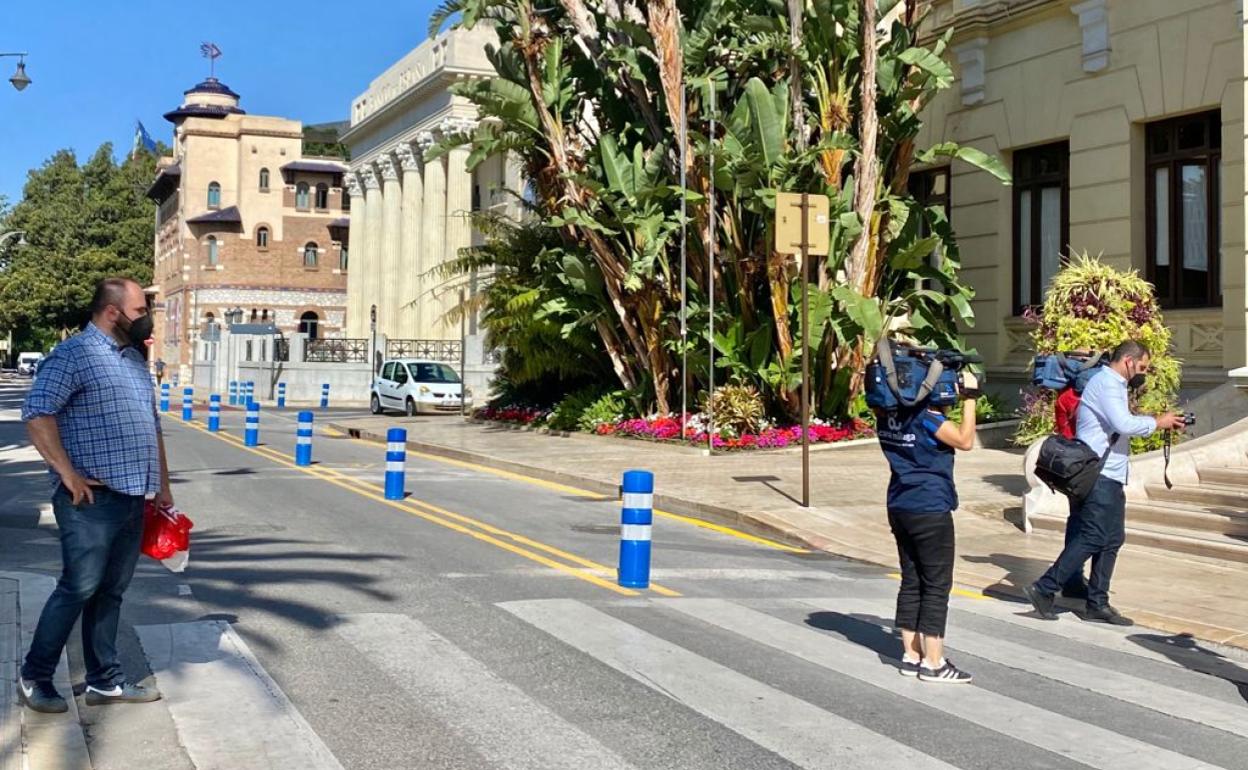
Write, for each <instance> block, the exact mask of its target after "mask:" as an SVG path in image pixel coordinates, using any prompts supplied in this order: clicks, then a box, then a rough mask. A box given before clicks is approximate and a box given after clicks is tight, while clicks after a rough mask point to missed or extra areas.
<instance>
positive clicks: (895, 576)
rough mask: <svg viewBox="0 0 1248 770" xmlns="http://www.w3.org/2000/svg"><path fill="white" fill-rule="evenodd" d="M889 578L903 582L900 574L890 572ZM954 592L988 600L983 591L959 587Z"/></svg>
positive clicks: (971, 597) (967, 596)
mask: <svg viewBox="0 0 1248 770" xmlns="http://www.w3.org/2000/svg"><path fill="white" fill-rule="evenodd" d="M888 576H889V577H890V578H892V579H893V580H901V573H899V572H890V573H888ZM952 592H953V593H955V594H957V595H958V596H965V597H966V598H968V599H987V598H988V597H987V596H986V595H984V592H983V591H968V590H966V589H965V588H958V587H957V586H954V588H953V591H952Z"/></svg>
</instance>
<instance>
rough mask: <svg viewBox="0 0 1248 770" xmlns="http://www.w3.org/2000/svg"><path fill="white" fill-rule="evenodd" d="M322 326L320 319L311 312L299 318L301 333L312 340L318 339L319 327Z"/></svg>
mask: <svg viewBox="0 0 1248 770" xmlns="http://www.w3.org/2000/svg"><path fill="white" fill-rule="evenodd" d="M320 325H321V321H320V318H319V317H318V316H317V315H316V313H314V312H313V311H311V310H309V311H308V312H306V313H304V314H303V315H301V316H299V333H300V334H306V335H308V339H310V340H314V339H316V333H317V327H318V326H320Z"/></svg>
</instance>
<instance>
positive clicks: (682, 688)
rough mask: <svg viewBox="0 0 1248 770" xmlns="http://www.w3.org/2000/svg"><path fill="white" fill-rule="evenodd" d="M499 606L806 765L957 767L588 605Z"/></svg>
mask: <svg viewBox="0 0 1248 770" xmlns="http://www.w3.org/2000/svg"><path fill="white" fill-rule="evenodd" d="M663 601H665V602H679V601H689V600H687V599H666V600H663ZM499 606H500V607H502V608H503V609H505V610H507V611H508V612H510V613H512V614H513V615H515V616H516V617H518V618H520V619H521V620H524V621H525V622H527V623H529V624H531V625H533V626H535V627H537V628H539V629H541V630H542V631H545V632H546V633H548V634H550V635H551V636H554V637H555V638H556V639H558V640H560V641H562V642H564V643H565V644H568V645H571V646H572V647H574V648H576V649H578V650H580V651H581V652H583V653H585V654H587V655H589V656H591V657H593V658H595V659H596V660H598V661H600V662H602V663H604V664H606V665H608V666H610V667H611V668H613V669H615V670H616V671H619V672H620V673H622V674H625V675H626V676H628V677H629V678H631V679H634V680H636V681H638V682H640V683H642V684H644V685H646V686H647V687H649V688H651V689H652V690H656V691H658V692H660V693H662V694H664V695H666V696H668V697H669V698H671V699H672V700H675V701H676V702H678V703H680V704H682V705H684V706H686V707H688V708H690V709H693V710H694V711H697V712H698V713H700V714H701V715H703V716H705V717H707V718H709V719H712V720H714V721H716V722H718V723H720V724H722V725H724V726H725V727H727V728H729V729H730V730H733V731H734V732H737V733H740V734H741V735H743V736H745V737H746V738H748V739H750V740H751V741H754V742H755V743H757V744H758V745H759V746H762V747H763V748H765V749H768V750H769V751H772V752H774V753H776V754H778V755H780V756H781V757H783V758H785V759H787V760H789V761H790V762H792V763H794V764H796V765H799V766H801V767H807V768H844V767H859V766H862V764H863V762H864V759H865V758H867V757H869V758H870V765H871V767H872V768H873V769H874V770H909V769H910V768H919V769H922V768H942V769H946V768H951V765H948V764H945V763H944V762H941V761H940V760H938V759H935V758H934V757H930V756H928V755H926V754H923V753H922V752H920V751H918V750H916V749H913V748H911V747H909V746H906V745H905V744H902V743H899V742H897V741H894V740H893V739H891V738H888V737H885V736H883V735H880V734H879V733H876V732H873V731H871V730H868V729H867V728H865V727H863V726H861V725H859V724H857V723H855V722H851V721H850V720H848V719H845V718H843V717H840V716H837V715H836V714H833V713H831V712H828V711H825V710H823V709H821V708H819V707H817V706H814V705H812V704H810V703H807V702H806V701H804V700H801V699H799V698H795V697H794V696H792V695H789V694H788V693H785V692H783V691H781V690H777V689H775V688H774V687H771V686H769V685H766V684H764V683H762V682H759V681H757V680H754V679H751V678H749V677H747V676H745V675H744V674H740V673H738V672H736V671H733V670H732V669H730V668H728V667H727V666H722V665H720V664H719V663H716V662H715V661H712V660H708V659H706V658H704V657H702V656H701V655H697V654H696V653H693V652H690V651H689V650H686V649H684V648H683V647H678V646H677V645H675V644H672V643H671V642H668V641H666V640H664V639H660V638H659V637H657V636H654V635H652V634H649V633H646V632H645V631H642V630H641V629H639V628H637V627H635V626H633V625H630V624H629V623H626V622H624V621H622V620H617V619H616V618H613V617H611V616H610V615H607V614H606V613H604V612H601V611H599V610H596V609H593V608H592V607H589V606H587V605H585V604H582V603H581V602H578V601H573V600H569V599H550V600H537V601H518V602H506V603H504V604H500V605H499ZM890 673H891V672H890ZM893 676H894V678H900V677H897V675H896V674H895V673H894V674H893Z"/></svg>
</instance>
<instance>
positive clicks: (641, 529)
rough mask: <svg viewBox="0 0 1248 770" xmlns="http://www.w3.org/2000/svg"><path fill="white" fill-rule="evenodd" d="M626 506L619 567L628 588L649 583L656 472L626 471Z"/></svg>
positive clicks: (621, 525)
mask: <svg viewBox="0 0 1248 770" xmlns="http://www.w3.org/2000/svg"><path fill="white" fill-rule="evenodd" d="M623 490H624V509H623V511H622V514H621V524H620V570H619V574H618V580H617V582H618V583H619V584H620V585H622V586H624V587H625V588H648V587H649V586H650V529H651V523H652V521H653V520H654V474H653V473H651V472H650V471H625V472H624V486H623Z"/></svg>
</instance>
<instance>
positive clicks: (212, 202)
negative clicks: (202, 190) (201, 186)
mask: <svg viewBox="0 0 1248 770" xmlns="http://www.w3.org/2000/svg"><path fill="white" fill-rule="evenodd" d="M220 207H221V185H219V184H217V183H216V182H209V183H208V208H210V209H215V208H220Z"/></svg>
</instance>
